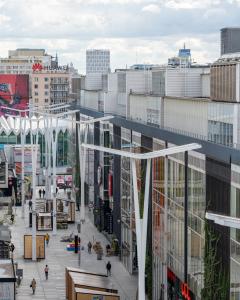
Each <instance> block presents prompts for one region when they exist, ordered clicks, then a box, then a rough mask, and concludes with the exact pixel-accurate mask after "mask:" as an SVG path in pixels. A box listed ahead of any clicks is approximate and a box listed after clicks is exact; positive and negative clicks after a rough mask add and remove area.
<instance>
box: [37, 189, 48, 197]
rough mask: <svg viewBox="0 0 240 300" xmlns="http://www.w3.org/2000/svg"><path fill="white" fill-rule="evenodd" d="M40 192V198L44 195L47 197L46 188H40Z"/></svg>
mask: <svg viewBox="0 0 240 300" xmlns="http://www.w3.org/2000/svg"><path fill="white" fill-rule="evenodd" d="M38 194H39V198H42V196H43V198H45V194H46V192H45V190H44V189H40V190H39V191H38Z"/></svg>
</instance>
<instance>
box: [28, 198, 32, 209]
mask: <svg viewBox="0 0 240 300" xmlns="http://www.w3.org/2000/svg"><path fill="white" fill-rule="evenodd" d="M28 207H29V210H32V200H29V201H28Z"/></svg>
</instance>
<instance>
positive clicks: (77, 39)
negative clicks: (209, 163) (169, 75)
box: [0, 0, 240, 73]
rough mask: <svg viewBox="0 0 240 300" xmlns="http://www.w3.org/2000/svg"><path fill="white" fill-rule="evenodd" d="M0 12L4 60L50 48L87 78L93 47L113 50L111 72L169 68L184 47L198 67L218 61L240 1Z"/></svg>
mask: <svg viewBox="0 0 240 300" xmlns="http://www.w3.org/2000/svg"><path fill="white" fill-rule="evenodd" d="M0 7H1V14H0V24H1V28H2V43H1V49H0V56H1V57H7V55H8V50H9V49H15V48H45V49H46V50H47V52H48V53H50V54H52V55H55V52H57V53H58V55H59V58H60V64H66V63H70V62H73V63H74V66H75V67H76V68H78V70H79V72H80V73H85V52H86V49H93V48H95V49H103V48H104V49H109V50H110V51H111V69H112V70H114V69H115V68H125V67H126V65H127V66H130V65H132V64H134V63H154V64H163V63H167V59H168V58H169V57H172V56H174V55H176V54H177V51H178V49H179V48H182V47H183V44H184V43H186V47H188V48H191V50H192V57H193V59H194V60H195V61H197V62H198V63H208V62H213V61H214V60H216V59H217V58H218V57H219V56H220V51H219V45H220V29H221V28H223V27H228V26H237V25H239V24H238V10H239V7H240V1H239V0H231V1H230V0H221V1H220V0H204V1H201V2H200V1H195V0H186V1H178V0H164V1H163V0H132V1H130V0H116V1H109V0H98V1H97V0H91V1H88V2H87V4H86V2H85V3H84V1H82V0H75V1H71V2H70V1H68V0H61V1H60V0H59V1H58V0H51V1H49V2H48V6H47V7H46V5H44V3H42V4H41V3H40V2H38V1H28V0H21V1H11V2H10V1H5V0H2V1H0ZM16 11H17V12H18V14H16ZM173 20H174V22H173ZM186 20H188V21H187V22H186ZM30 24H31V26H30ZM46 28H47V30H46Z"/></svg>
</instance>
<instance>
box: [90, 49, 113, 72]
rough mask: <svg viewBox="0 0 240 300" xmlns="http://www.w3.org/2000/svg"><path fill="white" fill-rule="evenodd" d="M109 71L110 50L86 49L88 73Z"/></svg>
mask: <svg viewBox="0 0 240 300" xmlns="http://www.w3.org/2000/svg"><path fill="white" fill-rule="evenodd" d="M109 71H110V51H109V50H104V49H90V50H87V51H86V73H108V72H109Z"/></svg>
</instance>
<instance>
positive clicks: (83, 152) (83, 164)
mask: <svg viewBox="0 0 240 300" xmlns="http://www.w3.org/2000/svg"><path fill="white" fill-rule="evenodd" d="M79 127H80V126H79ZM87 134H88V125H86V126H85V132H84V143H85V144H86V143H87ZM80 139H81V136H80ZM80 148H81V156H82V157H81V158H82V160H81V163H80V170H81V209H80V221H82V223H84V222H85V173H86V172H85V169H86V154H87V148H83V149H82V145H81V146H80Z"/></svg>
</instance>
